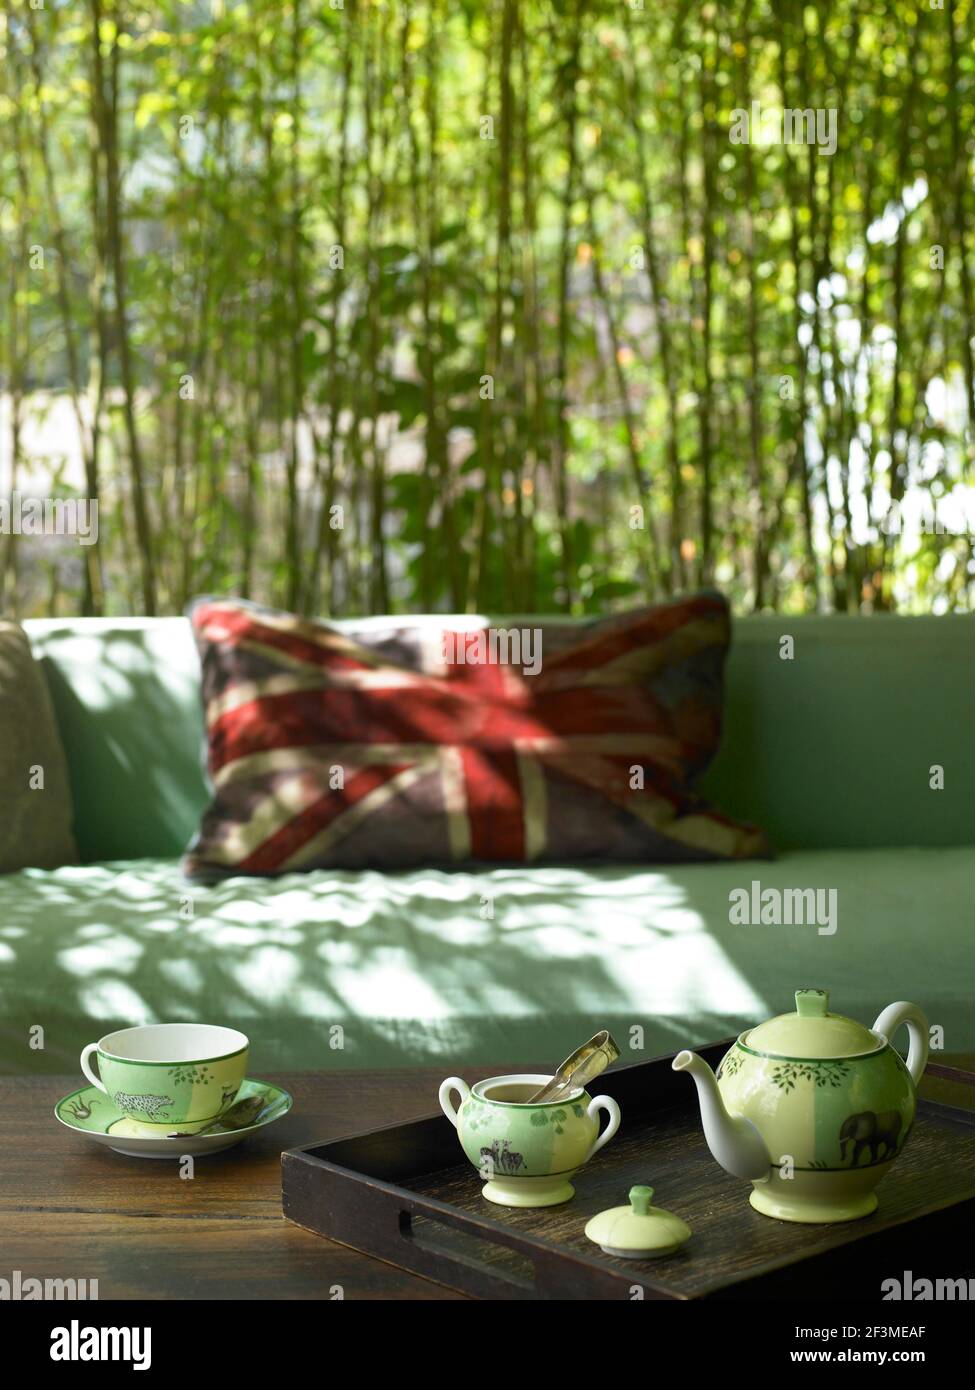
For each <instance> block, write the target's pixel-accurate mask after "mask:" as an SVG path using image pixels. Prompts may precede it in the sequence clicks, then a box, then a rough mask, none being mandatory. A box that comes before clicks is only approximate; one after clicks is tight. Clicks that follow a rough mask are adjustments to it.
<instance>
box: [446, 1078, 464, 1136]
mask: <svg viewBox="0 0 975 1390" xmlns="http://www.w3.org/2000/svg"><path fill="white" fill-rule="evenodd" d="M451 1091H456V1092H457V1094H458V1095H459V1096H460V1104H459V1105H457V1107H456V1108H455V1107H454V1106H453V1105H451V1103H450V1093H451ZM470 1093H471V1088H470V1086H468V1084H467V1082H466V1081H464V1080H463V1078H462V1077H459V1076H448V1077H447V1080H446V1081H442V1082H441V1083H440V1093H439V1095H440V1109H441V1110H442V1111H443V1113H444V1114H445V1115H446V1116H447V1119H448V1120H449V1121H450V1123H451V1124H452V1125H453V1127H454V1129H456V1128H457V1111H458V1110H459V1109H460V1107H461V1105H463V1104H464V1101H465V1100H466V1099H467V1097H468V1096H469V1095H470Z"/></svg>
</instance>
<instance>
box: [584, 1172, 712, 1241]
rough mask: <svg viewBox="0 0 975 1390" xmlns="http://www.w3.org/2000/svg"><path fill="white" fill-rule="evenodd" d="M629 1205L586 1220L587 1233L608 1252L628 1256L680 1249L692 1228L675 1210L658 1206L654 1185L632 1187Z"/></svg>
mask: <svg viewBox="0 0 975 1390" xmlns="http://www.w3.org/2000/svg"><path fill="white" fill-rule="evenodd" d="M629 1198H630V1205H629V1206H628V1207H610V1208H609V1210H608V1211H601V1212H600V1213H599V1215H598V1216H593V1217H592V1218H590V1220H589V1221H587V1222H586V1235H587V1236H588V1237H589V1239H590V1240H591V1241H595V1243H596V1244H597V1245H598V1246H599V1247H600V1248H601V1249H602V1250H603V1251H605V1253H606V1254H607V1255H617V1256H619V1257H620V1258H621V1259H625V1260H647V1259H654V1258H655V1257H656V1256H658V1255H670V1254H672V1253H673V1252H674V1251H675V1250H678V1249H679V1248H680V1247H681V1246H682V1245H683V1244H684V1241H685V1240H687V1238H688V1236H689V1235H690V1234H691V1228H690V1226H688V1225H687V1223H686V1222H684V1221H682V1220H681V1219H680V1217H679V1216H675V1215H674V1214H673V1212H670V1211H664V1209H663V1207H654V1206H651V1205H650V1203H651V1202H652V1200H653V1188H652V1187H647V1186H645V1185H644V1184H643V1183H638V1184H637V1185H636V1186H635V1187H631V1188H630V1191H629Z"/></svg>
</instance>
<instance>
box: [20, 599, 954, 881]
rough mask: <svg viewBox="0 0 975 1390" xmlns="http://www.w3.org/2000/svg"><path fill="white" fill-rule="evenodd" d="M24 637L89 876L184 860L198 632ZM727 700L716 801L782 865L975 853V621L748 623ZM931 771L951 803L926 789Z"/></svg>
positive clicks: (198, 747) (44, 631)
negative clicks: (899, 850)
mask: <svg viewBox="0 0 975 1390" xmlns="http://www.w3.org/2000/svg"><path fill="white" fill-rule="evenodd" d="M368 621H370V622H374V623H375V624H376V625H377V626H380V627H381V626H382V625H383V624H384V623H385V622H386V620H385V619H382V618H377V619H371V620H368ZM417 621H422V620H417ZM433 621H434V622H436V623H438V624H439V623H440V622H441V621H442V620H441V619H439V618H436V619H433ZM508 621H509V622H517V623H519V624H523V623H525V622H529V621H531V620H530V618H512V619H509V620H508ZM359 622H360V623H361V622H362V620H359ZM24 626H25V627H26V629H27V630H28V632H29V634H30V637H31V642H32V644H33V647H34V650H35V652H36V654H37V655H38V656H39V657H40V659H41V660H42V663H43V666H44V670H45V672H46V674H47V676H48V681H49V684H50V688H51V692H52V695H53V697H54V704H55V709H56V712H57V716H58V722H59V725H60V728H61V734H62V738H63V740H64V744H65V747H66V750H67V755H68V765H69V774H70V777H71V786H72V793H73V796H74V800H75V831H76V836H77V839H78V844H79V849H80V852H81V856H82V859H83V860H85V861H88V862H91V861H95V860H99V859H112V858H119V859H122V858H125V859H127V858H137V857H140V856H157V857H160V856H165V857H175V856H176V855H178V854H179V853H180V851H181V850H182V849H184V848H185V846H186V844H187V843H188V842H189V840H190V838H191V836H192V835H193V833H194V831H195V830H196V826H197V822H198V819H199V816H200V812H201V810H202V808H203V806H204V805H205V804H206V801H207V793H206V786H205V782H204V777H203V773H202V771H201V766H202V763H201V760H202V753H203V720H202V713H201V710H200V696H199V663H198V660H197V655H196V651H195V648H194V644H193V639H192V635H191V633H190V626H189V623H188V622H187V621H186V619H184V618H128V619H118V618H88V619H71V620H59V619H58V620H53V619H45V620H36V621H32V622H29V623H25V624H24ZM338 626H342V625H341V624H338ZM783 636H792V637H793V638H794V639H795V656H794V659H792V660H786V661H784V660H782V659H781V656H780V639H781V638H782V637H783ZM726 688H727V695H726V718H725V729H724V738H723V741H722V747H721V751H720V753H719V754H718V757H717V759H716V760H715V763H714V765H713V766H712V768H711V769H710V771H709V772H708V774H707V776H706V777H705V779H704V782H703V789H704V790H705V791H706V793H707V794H708V795H709V796H711V797H712V799H713V800H714V801H715V802H716V804H717V805H718V806H719V807H720V808H721V809H722V810H724V811H726V812H727V813H728V814H729V815H732V816H734V817H736V818H737V819H741V820H747V821H751V822H753V823H755V824H757V825H761V826H762V827H763V828H764V829H766V830H767V831H768V833H769V835H770V837H771V839H772V842H773V844H774V845H775V846H776V847H778V848H779V849H791V848H800V847H802V848H806V849H816V848H829V847H838V846H849V847H869V846H885V845H929V846H939V845H940V846H944V845H971V844H975V739H973V737H972V720H971V707H972V699H973V692H975V615H951V616H946V617H924V618H902V617H891V616H877V617H836V616H831V617H804V618H789V617H780V616H774V617H755V618H741V619H739V620H737V621H736V623H735V625H734V630H733V637H732V647H731V656H730V658H729V661H728V665H727V680H726ZM936 763H937V764H940V765H941V766H943V767H944V770H945V786H944V790H943V791H933V790H931V789H930V787H929V768H930V767H931V766H932V765H933V764H936Z"/></svg>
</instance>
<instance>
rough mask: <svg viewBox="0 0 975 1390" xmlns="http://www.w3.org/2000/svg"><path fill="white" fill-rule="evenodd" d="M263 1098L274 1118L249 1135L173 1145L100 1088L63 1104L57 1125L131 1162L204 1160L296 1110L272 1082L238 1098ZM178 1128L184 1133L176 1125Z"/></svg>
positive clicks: (251, 1083)
mask: <svg viewBox="0 0 975 1390" xmlns="http://www.w3.org/2000/svg"><path fill="white" fill-rule="evenodd" d="M254 1095H260V1096H263V1097H264V1098H265V1103H266V1104H267V1105H268V1106H269V1107H271V1109H270V1111H269V1113H267V1114H265V1115H262V1116H261V1118H260V1119H259V1120H258V1122H257V1123H256V1124H253V1125H247V1126H246V1127H245V1128H243V1129H223V1130H222V1129H219V1128H217V1129H211V1130H210V1132H209V1133H208V1134H188V1135H186V1136H185V1137H184V1138H182V1139H169V1138H168V1137H167V1136H166V1135H165V1134H161V1133H160V1126H159V1125H145V1124H140V1123H139V1121H138V1120H130V1119H129V1118H128V1116H126V1115H123V1114H122V1112H121V1110H119V1109H117V1107H116V1106H115V1105H114V1104H113V1103H112V1100H111V1097H110V1096H106V1095H105V1093H104V1092H103V1091H99V1089H98V1087H97V1086H83V1087H82V1089H81V1090H80V1091H72V1093H71V1095H70V1096H65V1097H64V1099H63V1100H59V1101H58V1103H57V1105H56V1106H55V1107H54V1116H55V1119H58V1120H60V1121H61V1123H62V1124H63V1125H65V1126H66V1127H67V1128H68V1129H73V1130H75V1131H76V1132H77V1133H78V1134H84V1135H85V1136H86V1138H88V1139H94V1141H95V1143H96V1144H104V1145H105V1146H106V1148H109V1149H114V1150H115V1152H116V1153H117V1154H125V1155H127V1157H129V1158H182V1157H184V1156H186V1155H188V1156H190V1157H192V1158H202V1157H203V1156H204V1155H205V1154H217V1153H220V1152H221V1150H222V1149H229V1148H230V1147H231V1146H232V1145H234V1144H239V1143H240V1141H241V1139H246V1138H247V1136H248V1134H254V1133H255V1132H256V1131H257V1130H259V1129H263V1128H264V1127H265V1125H273V1124H274V1121H275V1120H280V1119H281V1117H282V1116H283V1115H287V1113H288V1111H289V1110H290V1109H291V1107H292V1105H293V1104H294V1102H293V1100H292V1098H291V1096H290V1095H289V1094H288V1092H287V1091H285V1090H282V1088H281V1087H280V1086H272V1085H270V1083H269V1082H267V1081H255V1080H254V1079H253V1077H247V1078H246V1080H245V1081H244V1083H243V1085H242V1086H241V1088H240V1090H239V1091H238V1092H237V1097H236V1098H237V1100H243V1099H244V1098H245V1096H254ZM167 1128H169V1126H167ZM172 1128H173V1129H174V1130H175V1129H179V1124H178V1123H176V1122H175V1121H174V1122H173V1125H172Z"/></svg>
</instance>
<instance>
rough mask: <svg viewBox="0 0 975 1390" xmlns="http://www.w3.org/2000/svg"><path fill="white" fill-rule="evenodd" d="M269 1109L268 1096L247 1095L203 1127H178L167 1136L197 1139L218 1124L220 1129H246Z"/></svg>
mask: <svg viewBox="0 0 975 1390" xmlns="http://www.w3.org/2000/svg"><path fill="white" fill-rule="evenodd" d="M267 1109H270V1106H269V1105H268V1102H267V1097H266V1096H245V1097H244V1098H243V1100H237V1101H234V1103H233V1105H232V1106H231V1107H230V1109H229V1110H225V1111H224V1112H223V1114H222V1115H218V1116H217V1118H216V1119H215V1120H211V1121H210V1123H209V1124H208V1125H204V1126H203V1128H202V1129H192V1130H185V1129H177V1130H174V1131H173V1133H172V1134H167V1135H166V1138H167V1139H195V1138H196V1137H197V1135H198V1134H206V1133H207V1131H208V1130H211V1129H216V1128H217V1127H218V1126H219V1127H220V1129H246V1128H247V1126H248V1125H252V1124H254V1122H255V1121H256V1120H257V1119H258V1117H259V1116H260V1115H261V1114H262V1112H263V1111H264V1110H267Z"/></svg>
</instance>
